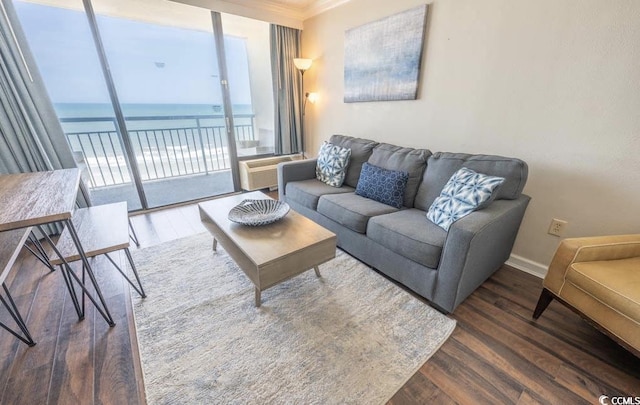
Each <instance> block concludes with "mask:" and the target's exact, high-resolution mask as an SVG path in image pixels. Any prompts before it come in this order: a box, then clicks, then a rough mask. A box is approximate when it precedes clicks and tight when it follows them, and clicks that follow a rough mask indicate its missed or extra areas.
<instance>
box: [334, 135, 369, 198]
mask: <svg viewBox="0 0 640 405" xmlns="http://www.w3.org/2000/svg"><path fill="white" fill-rule="evenodd" d="M329 142H331V143H332V144H334V145H339V146H342V147H344V148H349V149H351V159H350V160H349V167H348V168H347V175H346V176H345V179H344V184H346V185H347V186H349V187H355V186H357V185H358V179H359V178H360V170H362V164H363V163H364V162H366V161H367V160H368V159H369V156H371V152H372V151H373V148H374V147H375V146H376V145H377V144H378V143H377V142H374V141H371V140H369V139H361V138H354V137H352V136H346V135H332V136H331V138H330V139H329Z"/></svg>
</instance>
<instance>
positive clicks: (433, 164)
mask: <svg viewBox="0 0 640 405" xmlns="http://www.w3.org/2000/svg"><path fill="white" fill-rule="evenodd" d="M461 167H467V168H469V169H471V170H475V171H476V172H478V173H484V174H486V175H489V176H497V177H504V179H505V181H504V183H503V184H502V185H501V186H500V188H499V189H498V190H496V196H495V198H496V199H497V200H501V199H506V200H515V199H517V198H518V197H520V194H521V193H522V189H523V188H524V185H525V183H526V182H527V175H528V168H527V164H526V163H525V162H523V161H522V160H520V159H513V158H507V157H502V156H492V155H469V154H466V153H448V152H437V153H435V154H433V155H432V156H430V157H429V162H428V167H427V170H426V171H425V174H424V177H423V179H422V183H421V184H420V186H419V187H418V192H417V194H416V199H415V207H416V208H418V209H421V210H423V211H427V210H428V209H429V207H430V206H431V204H433V201H434V200H435V199H436V198H437V197H438V196H439V195H440V192H441V191H442V189H443V188H444V186H445V184H447V181H449V179H450V178H451V176H452V175H453V174H454V173H455V172H456V171H458V169H460V168H461Z"/></svg>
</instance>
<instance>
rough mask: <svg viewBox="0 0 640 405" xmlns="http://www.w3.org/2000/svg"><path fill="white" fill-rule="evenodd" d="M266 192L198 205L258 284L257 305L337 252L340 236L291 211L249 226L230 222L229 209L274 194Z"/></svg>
mask: <svg viewBox="0 0 640 405" xmlns="http://www.w3.org/2000/svg"><path fill="white" fill-rule="evenodd" d="M268 198H269V197H268V196H267V195H265V194H263V193H261V192H252V193H245V194H239V195H233V196H230V197H223V198H219V199H216V200H212V201H207V202H204V203H200V204H198V207H199V209H200V219H201V220H202V223H203V224H204V226H205V227H206V228H207V229H208V230H209V232H211V234H212V235H213V250H214V251H215V250H216V247H217V243H218V242H219V243H220V244H221V245H222V246H223V247H224V249H225V250H226V251H227V253H229V255H230V256H231V257H232V258H233V260H235V262H236V263H237V264H238V266H239V267H240V268H241V269H242V271H244V273H245V274H246V275H247V277H249V279H250V280H251V282H253V284H254V285H255V298H256V307H259V306H260V303H261V300H260V295H261V292H262V291H264V290H266V289H267V288H269V287H271V286H274V285H276V284H278V283H280V282H282V281H284V280H287V279H289V278H291V277H294V276H296V275H298V274H300V273H303V272H305V271H307V270H309V269H311V268H313V269H314V270H315V272H316V275H317V276H318V277H320V271H319V270H318V265H320V264H322V263H324V262H327V261H329V260H331V259H333V258H334V257H335V256H336V235H335V234H334V233H333V232H331V231H329V230H327V229H325V228H323V227H321V226H320V225H318V224H316V223H315V222H313V221H311V220H310V219H308V218H306V217H304V216H303V215H300V214H298V213H297V212H295V211H293V210H291V211H289V213H288V214H287V216H286V217H284V218H283V219H281V220H280V221H278V222H275V223H273V224H270V225H265V226H255V227H254V226H245V225H240V224H236V223H234V222H231V221H229V219H228V218H227V215H228V214H229V210H231V208H233V207H234V206H236V205H238V204H239V203H240V202H242V200H246V199H254V200H257V199H268Z"/></svg>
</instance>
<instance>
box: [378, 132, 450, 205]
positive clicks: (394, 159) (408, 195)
mask: <svg viewBox="0 0 640 405" xmlns="http://www.w3.org/2000/svg"><path fill="white" fill-rule="evenodd" d="M430 155H431V152H430V151H429V150H427V149H413V148H402V147H400V146H394V145H389V144H387V143H381V144H379V145H377V146H376V147H375V148H374V149H373V153H372V154H371V157H370V158H369V161H368V162H369V163H371V164H372V165H374V166H378V167H382V168H384V169H389V170H396V171H402V172H407V173H409V179H408V180H407V187H406V188H405V190H404V206H405V207H408V208H412V207H413V200H414V199H415V197H416V192H417V191H418V185H419V184H420V180H421V179H422V175H423V173H424V169H425V167H426V166H427V159H428V158H429V156H430ZM449 177H451V176H449ZM425 211H426V209H425Z"/></svg>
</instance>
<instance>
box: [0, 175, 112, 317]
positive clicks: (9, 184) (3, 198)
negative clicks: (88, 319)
mask: <svg viewBox="0 0 640 405" xmlns="http://www.w3.org/2000/svg"><path fill="white" fill-rule="evenodd" d="M79 184H80V170H79V169H63V170H54V171H47V172H34V173H18V174H6V175H0V232H4V231H11V230H14V229H20V228H27V227H37V228H39V229H40V231H41V233H42V234H43V235H44V237H45V239H46V241H47V242H48V244H49V245H50V246H51V247H52V248H53V250H54V252H56V254H58V256H59V257H62V255H60V254H59V252H58V251H57V249H56V246H55V244H54V243H53V241H52V240H51V239H50V238H49V235H48V233H47V232H46V231H44V230H43V229H42V225H45V224H51V223H60V224H62V225H63V226H65V227H66V228H67V229H69V233H70V235H71V238H72V239H73V242H74V244H75V246H76V248H77V250H78V254H79V255H80V258H81V259H82V263H83V267H84V268H83V271H86V273H87V275H88V276H89V282H90V283H91V285H92V287H93V288H94V290H95V294H96V295H97V299H96V298H95V297H94V296H93V294H92V293H90V291H89V290H88V289H87V287H86V286H85V283H83V281H82V279H81V278H80V277H78V276H77V275H76V274H75V272H74V271H73V270H72V269H71V267H70V266H69V264H68V263H67V262H66V261H65V262H64V266H63V271H62V274H63V277H64V279H65V283H66V285H67V288H68V289H69V294H70V295H71V300H72V301H73V305H74V307H75V309H76V312H77V314H78V318H79V319H83V318H84V297H85V296H87V297H89V299H90V300H91V302H92V303H93V304H94V305H95V307H96V309H97V310H98V312H99V313H100V314H101V315H102V317H103V318H104V319H105V320H106V321H107V323H108V324H109V326H114V325H115V323H114V322H113V318H112V316H111V314H110V312H109V309H108V308H107V305H106V302H105V300H104V297H103V295H102V291H101V290H100V287H99V286H98V283H97V281H96V279H95V276H94V274H93V270H92V269H91V266H90V265H89V261H88V260H87V256H86V255H85V253H84V250H83V248H82V244H81V243H80V239H79V238H78V234H77V232H76V229H75V228H74V226H73V223H72V221H71V215H72V214H73V211H74V208H75V202H76V196H77V193H78V187H79ZM83 278H84V277H83ZM74 280H75V282H76V284H77V285H78V286H79V287H80V289H81V290H82V301H80V300H79V298H78V296H77V295H76V290H75V287H74ZM98 301H99V302H98Z"/></svg>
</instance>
